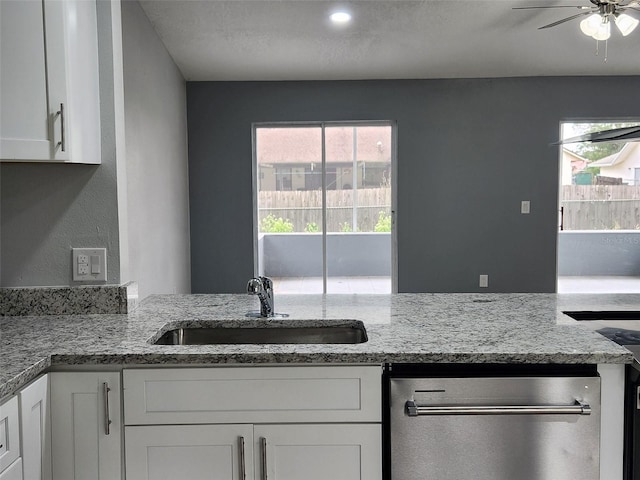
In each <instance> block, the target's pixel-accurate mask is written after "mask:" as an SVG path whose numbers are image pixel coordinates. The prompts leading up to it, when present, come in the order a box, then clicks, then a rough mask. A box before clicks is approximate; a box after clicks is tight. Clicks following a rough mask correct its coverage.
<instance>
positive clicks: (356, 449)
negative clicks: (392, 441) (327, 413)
mask: <svg viewBox="0 0 640 480" xmlns="http://www.w3.org/2000/svg"><path fill="white" fill-rule="evenodd" d="M254 442H255V444H254V449H255V452H256V454H255V463H256V465H258V467H257V469H258V472H259V473H260V475H262V477H258V478H268V479H269V480H328V479H330V480H380V479H381V478H382V446H381V442H382V439H381V430H380V425H379V424H339V425H331V424H328V425H320V424H318V425H256V426H255V428H254ZM265 470H266V475H265Z"/></svg>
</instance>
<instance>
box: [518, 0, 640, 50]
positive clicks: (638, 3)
mask: <svg viewBox="0 0 640 480" xmlns="http://www.w3.org/2000/svg"><path fill="white" fill-rule="evenodd" d="M589 1H590V2H591V5H542V6H529V7H513V9H514V10H530V9H540V8H577V9H579V10H582V11H581V12H580V13H578V14H575V15H571V16H570V17H566V18H563V19H561V20H557V21H555V22H553V23H550V24H548V25H543V26H542V27H539V28H538V30H543V29H545V28H551V27H555V26H557V25H560V24H563V23H565V22H569V21H571V20H574V19H576V18H580V17H586V18H585V19H584V20H582V22H580V30H582V33H584V34H585V35H587V36H589V37H592V38H594V39H595V40H598V41H604V40H608V39H609V37H610V36H611V23H615V25H616V27H618V30H619V31H620V33H621V34H622V35H623V36H625V37H626V36H627V35H629V34H630V33H631V32H633V30H635V28H636V27H637V26H638V24H639V23H640V20H638V19H636V18H634V17H632V16H631V15H629V14H628V13H625V12H626V11H636V12H640V0H589Z"/></svg>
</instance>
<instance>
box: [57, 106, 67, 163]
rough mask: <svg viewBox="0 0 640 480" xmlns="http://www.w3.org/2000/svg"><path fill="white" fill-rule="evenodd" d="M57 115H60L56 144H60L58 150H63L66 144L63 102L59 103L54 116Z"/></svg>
mask: <svg viewBox="0 0 640 480" xmlns="http://www.w3.org/2000/svg"><path fill="white" fill-rule="evenodd" d="M57 116H59V117H60V141H59V142H58V145H56V146H60V150H62V151H63V152H64V151H65V146H66V142H65V139H64V103H61V104H60V110H58V111H57V112H56V117H57Z"/></svg>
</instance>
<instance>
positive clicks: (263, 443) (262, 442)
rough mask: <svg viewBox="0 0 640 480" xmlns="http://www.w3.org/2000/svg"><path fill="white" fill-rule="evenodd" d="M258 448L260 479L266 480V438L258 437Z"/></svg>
mask: <svg viewBox="0 0 640 480" xmlns="http://www.w3.org/2000/svg"><path fill="white" fill-rule="evenodd" d="M260 450H261V458H262V480H267V439H266V438H265V437H261V438H260Z"/></svg>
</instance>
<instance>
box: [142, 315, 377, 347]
mask: <svg viewBox="0 0 640 480" xmlns="http://www.w3.org/2000/svg"><path fill="white" fill-rule="evenodd" d="M310 322H311V321H300V322H279V323H268V322H263V323H262V324H260V325H257V324H256V323H255V322H254V323H252V324H249V325H246V326H238V325H237V322H236V323H234V324H225V323H224V322H221V323H217V324H214V325H207V326H197V327H182V328H174V329H172V330H168V331H167V332H165V333H164V334H163V335H162V336H160V338H158V339H157V340H156V341H155V342H154V343H155V344H156V345H211V344H220V345H221V344H277V343H306V344H330V343H364V342H366V341H367V340H368V338H367V332H366V330H365V328H364V324H363V323H362V322H360V321H359V320H353V321H340V322H336V323H327V321H322V322H317V323H316V324H313V323H310Z"/></svg>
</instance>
